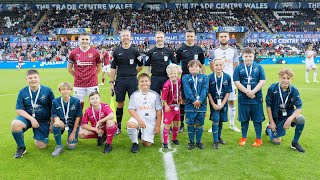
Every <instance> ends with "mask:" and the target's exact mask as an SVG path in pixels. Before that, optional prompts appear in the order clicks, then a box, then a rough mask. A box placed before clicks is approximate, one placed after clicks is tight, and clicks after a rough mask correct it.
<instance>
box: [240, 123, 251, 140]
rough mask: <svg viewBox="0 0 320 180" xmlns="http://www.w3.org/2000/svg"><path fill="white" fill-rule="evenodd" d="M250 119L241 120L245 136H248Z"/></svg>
mask: <svg viewBox="0 0 320 180" xmlns="http://www.w3.org/2000/svg"><path fill="white" fill-rule="evenodd" d="M248 128H249V121H245V122H241V133H242V137H243V138H247V133H248Z"/></svg>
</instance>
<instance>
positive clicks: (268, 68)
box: [0, 64, 320, 179]
mask: <svg viewBox="0 0 320 180" xmlns="http://www.w3.org/2000/svg"><path fill="white" fill-rule="evenodd" d="M263 67H264V69H265V73H266V77H267V83H266V85H265V86H264V87H263V96H264V97H265V95H266V91H267V88H268V87H269V86H270V84H272V83H275V82H278V71H279V70H280V69H281V68H283V67H290V68H292V69H293V70H294V72H295V77H294V79H293V82H292V84H293V85H295V86H296V87H297V88H298V89H299V91H300V96H301V97H302V101H303V111H302V114H303V115H304V116H305V118H306V125H305V128H304V131H303V133H302V136H301V138H300V144H301V146H302V147H303V148H305V150H306V152H305V153H298V152H297V151H294V150H293V149H291V148H290V144H291V141H292V139H293V134H294V129H293V128H290V129H289V130H288V131H287V135H286V136H285V137H283V138H282V144H281V145H280V146H277V145H273V144H272V143H271V142H270V141H269V138H268V137H267V136H266V135H265V133H264V128H265V125H266V124H267V119H268V118H267V114H266V113H265V117H266V121H264V122H263V135H262V139H263V142H264V144H263V145H262V146H261V147H259V148H255V147H253V146H251V144H252V143H253V142H254V139H255V133H254V129H253V124H252V123H250V125H249V131H248V141H247V144H246V145H245V146H244V147H240V146H239V145H238V140H239V139H240V138H241V133H236V132H233V131H231V130H229V122H227V123H224V126H223V130H222V138H223V139H224V140H225V141H226V142H227V144H226V145H220V149H219V150H214V149H213V147H212V144H213V143H212V142H213V139H212V133H208V132H207V130H208V129H209V128H210V127H211V121H210V120H209V119H208V116H207V118H206V120H205V129H206V131H205V132H204V133H203V136H202V140H203V143H204V145H205V149H204V150H200V149H198V148H195V149H194V150H191V151H190V150H188V149H187V143H188V137H187V136H188V134H187V132H186V131H184V132H183V133H179V134H178V139H179V141H180V145H179V146H176V145H172V148H175V149H172V150H170V153H172V157H173V160H174V164H175V168H176V173H177V174H176V175H177V176H176V177H177V178H178V179H317V178H319V177H320V171H319V166H320V156H319V149H320V141H319V135H320V133H319V129H320V123H319V122H318V121H319V120H320V113H319V111H318V110H319V108H317V106H318V105H319V104H320V83H319V84H316V83H310V84H307V83H305V65H282V64H281V65H263ZM25 72H26V69H23V70H0V76H1V81H0V87H1V88H0V104H1V116H0V149H1V150H0V161H1V162H0V169H1V173H0V179H18V178H19V179H21V178H23V179H62V178H67V179H166V174H167V176H169V177H170V176H171V177H174V176H173V175H172V174H171V175H170V174H168V173H170V172H171V171H167V170H166V167H169V166H170V165H172V163H169V165H168V163H166V165H165V163H164V160H168V159H167V158H165V157H167V156H165V154H163V153H162V152H161V150H160V148H161V145H162V141H161V136H160V135H157V136H156V138H155V144H154V145H153V146H152V147H148V148H145V147H143V146H142V145H141V143H140V151H139V153H136V154H133V153H131V152H130V148H131V141H130V139H129V137H128V135H127V132H126V131H125V130H123V131H122V133H121V134H120V135H118V136H115V138H114V139H113V145H112V147H113V150H112V152H111V153H110V154H103V153H102V150H103V147H97V146H96V140H95V139H85V140H84V139H80V140H79V144H78V147H77V148H76V149H75V150H67V149H65V150H64V152H63V153H62V154H61V155H60V156H58V157H52V156H51V153H52V152H53V151H54V147H55V145H56V144H55V141H54V138H53V134H50V136H49V145H48V147H47V148H46V149H44V150H38V149H36V147H35V145H34V142H33V139H32V136H33V132H32V130H31V129H30V130H28V131H27V132H26V133H25V136H24V137H25V144H26V147H27V153H26V154H25V155H24V157H23V158H21V159H14V158H13V155H14V153H15V151H16V144H15V141H14V139H13V137H12V134H11V131H10V124H11V121H12V120H13V119H14V118H15V117H16V113H15V104H16V98H17V93H18V92H19V90H20V89H21V88H22V87H24V86H26V85H27V84H26V81H25V78H26V76H25ZM39 72H40V79H41V84H43V85H46V86H49V87H51V88H52V89H53V90H54V93H55V96H56V97H58V96H60V94H59V92H58V84H59V83H61V82H64V81H68V82H73V80H72V77H71V75H69V74H68V72H67V69H39ZM208 72H210V70H209V68H208V67H207V73H208ZM100 75H101V74H100ZM312 77H313V72H311V73H310V75H309V80H310V81H311V82H312ZM319 79H320V78H318V80H319ZM99 81H101V78H99ZM106 81H107V82H108V79H107V80H106ZM100 93H101V96H102V101H103V102H106V103H109V102H110V91H109V87H108V83H106V85H105V86H102V87H101V86H100ZM126 98H127V97H126ZM126 102H128V98H127V99H126ZM88 104H89V103H88V99H87V100H86V102H85V107H87V106H88ZM263 106H264V107H265V102H264V104H263ZM126 108H127V106H125V109H126ZM207 114H208V115H209V111H208V112H207ZM128 119H129V113H128V111H127V110H125V111H124V117H123V121H124V122H123V126H124V125H125V123H126V122H127V121H128ZM236 124H237V126H238V127H239V128H240V123H239V122H238V121H237V120H236ZM66 136H67V135H66V134H64V135H63V144H64V145H66V143H65V142H66ZM171 151H174V152H171ZM164 156H165V157H164Z"/></svg>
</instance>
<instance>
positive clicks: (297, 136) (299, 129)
mask: <svg viewBox="0 0 320 180" xmlns="http://www.w3.org/2000/svg"><path fill="white" fill-rule="evenodd" d="M303 129H304V123H303V124H297V125H296V129H295V131H294V138H293V142H298V141H299V139H300V136H301V134H302V131H303Z"/></svg>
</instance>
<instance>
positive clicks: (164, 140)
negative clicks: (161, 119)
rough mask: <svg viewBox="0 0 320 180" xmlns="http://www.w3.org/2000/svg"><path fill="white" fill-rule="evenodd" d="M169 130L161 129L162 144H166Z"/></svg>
mask: <svg viewBox="0 0 320 180" xmlns="http://www.w3.org/2000/svg"><path fill="white" fill-rule="evenodd" d="M168 138H169V129H166V128H163V143H164V144H168Z"/></svg>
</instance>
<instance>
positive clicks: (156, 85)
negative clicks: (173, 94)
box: [150, 75, 169, 95]
mask: <svg viewBox="0 0 320 180" xmlns="http://www.w3.org/2000/svg"><path fill="white" fill-rule="evenodd" d="M168 79H169V78H168V76H156V75H152V76H151V87H150V89H151V90H153V91H155V92H157V93H158V94H159V95H161V94H160V92H161V91H162V88H163V85H164V84H165V83H166V82H167V80H168Z"/></svg>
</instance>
